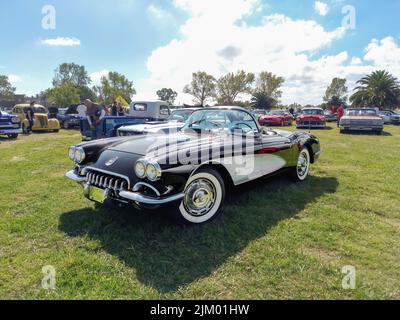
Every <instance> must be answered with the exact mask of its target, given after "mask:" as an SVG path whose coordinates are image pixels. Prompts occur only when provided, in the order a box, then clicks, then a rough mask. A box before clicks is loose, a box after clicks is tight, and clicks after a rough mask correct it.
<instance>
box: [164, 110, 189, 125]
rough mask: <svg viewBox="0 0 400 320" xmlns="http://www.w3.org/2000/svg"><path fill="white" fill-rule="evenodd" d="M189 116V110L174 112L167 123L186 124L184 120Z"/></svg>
mask: <svg viewBox="0 0 400 320" xmlns="http://www.w3.org/2000/svg"><path fill="white" fill-rule="evenodd" d="M191 114H192V111H191V110H175V111H172V113H171V115H170V117H169V118H168V120H169V121H178V122H186V120H187V119H189V117H190V115H191Z"/></svg>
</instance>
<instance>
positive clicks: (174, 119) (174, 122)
mask: <svg viewBox="0 0 400 320" xmlns="http://www.w3.org/2000/svg"><path fill="white" fill-rule="evenodd" d="M195 110H198V108H183V109H176V110H172V111H171V115H170V116H169V118H168V119H167V121H151V122H147V123H144V124H133V125H130V126H122V127H120V128H119V129H118V134H117V135H118V136H134V135H145V134H158V133H167V134H168V133H174V132H177V131H179V130H180V129H181V128H183V126H184V125H185V121H186V120H187V119H188V118H189V117H190V115H191V114H192V113H193V112H194V111H195Z"/></svg>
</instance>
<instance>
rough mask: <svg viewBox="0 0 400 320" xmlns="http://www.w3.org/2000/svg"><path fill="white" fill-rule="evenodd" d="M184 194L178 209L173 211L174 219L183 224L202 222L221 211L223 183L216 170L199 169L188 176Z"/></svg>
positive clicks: (223, 192)
mask: <svg viewBox="0 0 400 320" xmlns="http://www.w3.org/2000/svg"><path fill="white" fill-rule="evenodd" d="M184 194H185V196H184V198H183V200H182V202H181V204H180V205H179V209H178V210H177V211H176V210H174V212H173V213H174V218H175V220H177V221H178V222H179V223H184V224H203V223H206V222H208V221H210V220H212V219H213V218H215V217H216V216H217V215H218V214H220V213H221V212H222V208H223V204H224V199H225V184H224V181H223V179H222V177H221V175H220V174H219V172H218V171H217V170H215V169H213V168H205V169H200V170H199V171H198V172H196V173H195V174H194V175H193V176H192V177H190V178H189V180H188V182H187V184H186V188H185V192H184Z"/></svg>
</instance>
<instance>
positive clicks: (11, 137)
mask: <svg viewBox="0 0 400 320" xmlns="http://www.w3.org/2000/svg"><path fill="white" fill-rule="evenodd" d="M8 138H9V139H17V138H18V133H12V134H9V135H8Z"/></svg>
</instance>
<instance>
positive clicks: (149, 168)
mask: <svg viewBox="0 0 400 320" xmlns="http://www.w3.org/2000/svg"><path fill="white" fill-rule="evenodd" d="M135 174H136V176H137V177H138V178H140V179H144V178H147V179H149V180H150V181H153V182H154V181H157V180H160V178H161V175H162V170H161V167H160V165H159V164H158V162H157V161H153V160H148V159H139V160H138V161H136V164H135Z"/></svg>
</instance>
